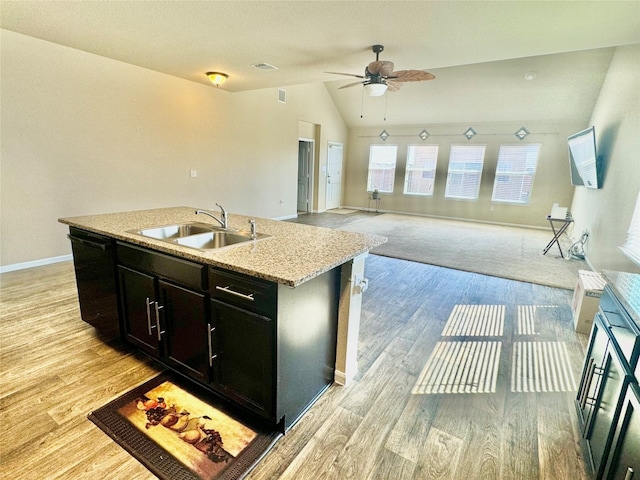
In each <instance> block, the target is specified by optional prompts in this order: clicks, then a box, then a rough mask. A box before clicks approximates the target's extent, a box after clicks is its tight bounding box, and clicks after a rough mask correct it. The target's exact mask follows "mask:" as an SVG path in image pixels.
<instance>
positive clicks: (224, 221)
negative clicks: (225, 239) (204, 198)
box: [196, 203, 229, 228]
mask: <svg viewBox="0 0 640 480" xmlns="http://www.w3.org/2000/svg"><path fill="white" fill-rule="evenodd" d="M216 205H217V206H218V207H220V218H218V217H216V216H215V215H214V214H212V213H209V212H207V211H206V210H196V215H198V214H199V213H202V214H204V215H207V216H208V217H211V218H213V219H214V220H215V221H216V222H218V223H219V224H220V225H222V228H229V216H228V215H227V211H226V210H225V209H224V207H223V206H222V205H220V204H219V203H216Z"/></svg>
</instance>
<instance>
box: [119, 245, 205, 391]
mask: <svg viewBox="0 0 640 480" xmlns="http://www.w3.org/2000/svg"><path fill="white" fill-rule="evenodd" d="M118 262H119V265H118V272H119V283H120V300H121V304H122V307H121V309H122V316H123V322H122V323H123V331H124V337H125V338H126V339H127V340H128V341H129V342H131V343H132V344H134V345H136V346H137V347H139V348H140V349H142V350H144V351H145V352H147V353H148V354H150V355H153V356H154V357H156V358H158V359H160V360H162V361H163V362H164V363H166V364H167V365H169V366H171V367H173V368H174V369H176V370H177V371H179V372H180V373H183V374H185V375H188V376H190V377H192V378H194V379H196V380H199V381H202V382H207V381H209V377H210V366H209V361H208V351H209V348H208V347H209V342H208V333H209V332H208V329H207V321H208V295H207V292H206V291H202V290H203V287H204V285H206V284H205V282H204V279H205V278H206V277H204V276H203V275H202V271H203V269H204V267H203V266H201V265H198V264H194V263H192V262H187V261H184V260H182V259H177V258H173V257H170V256H167V255H163V254H160V253H156V252H151V251H149V250H146V249H141V248H138V247H135V246H131V245H126V244H121V243H119V244H118ZM205 270H206V269H205ZM178 283H183V284H187V285H179V284H178Z"/></svg>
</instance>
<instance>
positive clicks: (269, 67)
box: [252, 63, 278, 70]
mask: <svg viewBox="0 0 640 480" xmlns="http://www.w3.org/2000/svg"><path fill="white" fill-rule="evenodd" d="M252 67H256V68H259V69H260V70H278V67H274V66H273V65H269V64H268V63H254V64H253V65H252Z"/></svg>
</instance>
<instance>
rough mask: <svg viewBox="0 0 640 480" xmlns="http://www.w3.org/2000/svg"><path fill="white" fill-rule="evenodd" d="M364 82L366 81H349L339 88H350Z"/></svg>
mask: <svg viewBox="0 0 640 480" xmlns="http://www.w3.org/2000/svg"><path fill="white" fill-rule="evenodd" d="M363 83H366V82H353V83H348V84H347V85H343V86H341V87H338V90H340V89H342V88H349V87H355V86H356V85H362V84H363Z"/></svg>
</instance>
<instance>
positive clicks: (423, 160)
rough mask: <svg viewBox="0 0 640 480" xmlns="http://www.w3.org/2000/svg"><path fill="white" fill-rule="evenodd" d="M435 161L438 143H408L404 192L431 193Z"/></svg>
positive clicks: (436, 159)
mask: <svg viewBox="0 0 640 480" xmlns="http://www.w3.org/2000/svg"><path fill="white" fill-rule="evenodd" d="M437 162H438V145H409V146H408V147H407V170H406V172H405V177H404V193H406V194H413V195H425V196H431V195H433V185H434V183H435V178H436V164H437Z"/></svg>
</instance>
